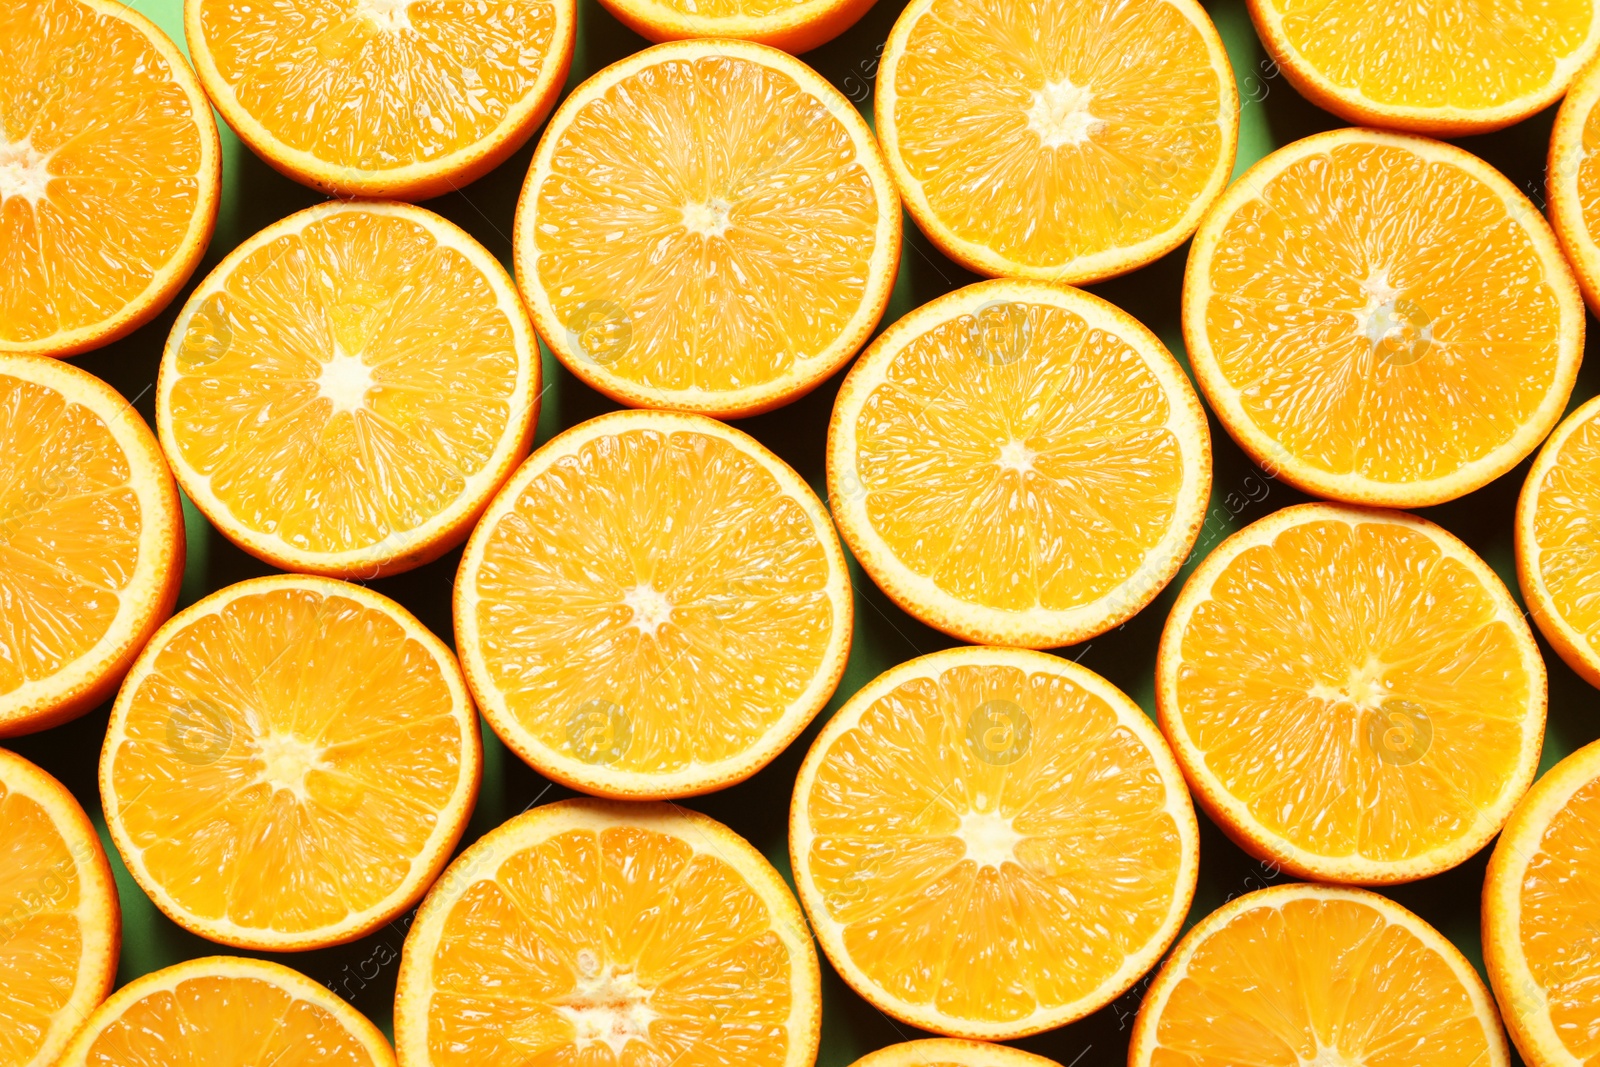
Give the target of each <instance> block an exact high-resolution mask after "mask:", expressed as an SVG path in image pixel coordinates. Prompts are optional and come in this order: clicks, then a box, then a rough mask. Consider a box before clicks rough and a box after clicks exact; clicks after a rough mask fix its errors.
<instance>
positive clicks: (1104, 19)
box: [876, 0, 1239, 283]
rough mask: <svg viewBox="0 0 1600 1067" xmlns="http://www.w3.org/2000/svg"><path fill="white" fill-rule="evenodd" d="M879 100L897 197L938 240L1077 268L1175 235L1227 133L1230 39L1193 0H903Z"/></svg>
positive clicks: (1175, 239)
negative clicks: (1019, 0) (1102, 1)
mask: <svg viewBox="0 0 1600 1067" xmlns="http://www.w3.org/2000/svg"><path fill="white" fill-rule="evenodd" d="M876 110H877V119H878V133H879V135H880V136H881V137H882V138H883V147H884V151H885V154H886V155H887V157H888V160H889V166H890V170H891V171H892V173H893V174H894V179H895V184H896V186H897V187H898V188H899V190H900V195H901V196H902V197H904V199H905V202H906V207H907V208H908V209H909V210H910V212H911V215H912V217H913V218H915V219H916V220H917V224H918V225H919V226H920V227H921V228H922V230H923V232H924V233H926V234H927V235H928V237H929V238H930V239H931V240H932V241H933V242H934V244H936V245H938V246H939V248H940V249H942V250H943V251H944V253H945V254H946V255H948V256H949V257H950V258H952V259H954V260H955V261H956V262H958V263H960V264H961V265H962V266H964V267H966V268H967V269H969V270H973V271H977V272H979V273H981V274H987V275H991V276H996V275H999V276H1008V277H1027V278H1044V279H1050V280H1054V281H1061V282H1074V283H1076V282H1086V281H1096V280H1098V279H1102V278H1109V277H1112V276H1114V275H1118V274H1122V273H1124V272H1126V271H1130V270H1133V269H1134V268H1135V267H1140V266H1143V265H1144V264H1146V263H1149V262H1150V261H1151V260H1154V259H1156V258H1158V257H1160V256H1162V255H1165V254H1166V253H1167V252H1170V251H1172V250H1173V249H1174V248H1176V247H1178V245H1180V244H1182V243H1183V241H1184V240H1185V239H1186V238H1187V237H1188V236H1189V235H1190V234H1191V233H1193V232H1194V228H1195V226H1196V225H1197V224H1198V223H1199V221H1200V217H1201V215H1202V214H1204V212H1205V210H1206V207H1207V206H1208V205H1209V204H1210V203H1211V201H1213V200H1215V199H1216V197H1217V194H1218V193H1220V192H1222V188H1223V186H1224V185H1225V184H1226V183H1227V180H1228V175H1229V173H1230V172H1231V171H1232V169H1233V159H1234V151H1235V148H1236V146H1237V142H1238V137H1239V98H1238V94H1237V92H1236V91H1235V89H1234V83H1233V72H1232V68H1231V67H1229V65H1228V57H1227V53H1226V52H1225V51H1224V50H1223V47H1222V39H1221V38H1220V37H1219V36H1218V35H1217V31H1216V27H1214V26H1213V25H1212V24H1211V20H1210V18H1209V17H1208V16H1207V15H1206V13H1205V11H1204V9H1202V8H1201V7H1200V5H1199V4H1197V3H1194V2H1192V0H1130V2H1128V3H1123V4H1118V5H1115V6H1105V5H1097V4H1078V3H1069V2H1066V0H1045V2H1043V3H1034V4H1015V3H1008V2H1006V0H915V2H914V3H911V4H909V5H908V6H907V7H906V8H905V10H904V11H903V12H902V13H901V15H900V18H899V21H897V22H896V23H895V26H894V30H893V32H892V33H891V34H890V35H889V41H888V44H887V45H886V46H885V48H884V51H883V60H882V63H881V66H880V69H879V71H878V78H877V101H876ZM1002 190H1003V193H1002V192H1001V191H1002Z"/></svg>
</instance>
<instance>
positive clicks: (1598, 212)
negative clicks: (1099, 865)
mask: <svg viewBox="0 0 1600 1067" xmlns="http://www.w3.org/2000/svg"><path fill="white" fill-rule="evenodd" d="M1582 151H1583V154H1582V157H1581V158H1580V159H1579V160H1578V173H1577V177H1576V184H1577V187H1578V209H1579V211H1580V212H1581V214H1582V215H1583V229H1584V236H1585V237H1586V238H1587V239H1588V240H1589V241H1590V242H1591V243H1593V242H1594V241H1595V238H1596V235H1600V107H1595V106H1594V105H1593V104H1591V105H1590V106H1589V113H1588V114H1587V115H1585V116H1584V120H1583V149H1582ZM1553 180H1555V179H1554V178H1552V181H1553Z"/></svg>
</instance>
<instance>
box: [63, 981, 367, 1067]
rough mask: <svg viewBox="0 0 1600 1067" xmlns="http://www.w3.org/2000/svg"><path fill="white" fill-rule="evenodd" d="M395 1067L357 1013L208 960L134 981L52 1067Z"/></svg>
mask: <svg viewBox="0 0 1600 1067" xmlns="http://www.w3.org/2000/svg"><path fill="white" fill-rule="evenodd" d="M269 1063H270V1064H272V1065H273V1067H394V1052H393V1051H392V1050H391V1049H390V1048H389V1043H388V1042H387V1041H385V1040H384V1037H383V1035H382V1034H381V1033H379V1032H378V1029H377V1027H375V1026H373V1025H372V1024H371V1023H370V1022H368V1021H367V1020H366V1019H365V1018H363V1017H362V1016H361V1015H360V1013H358V1012H357V1011H356V1010H355V1009H354V1008H352V1007H350V1006H349V1005H348V1004H346V1003H345V1002H344V1001H342V1000H340V999H339V998H338V997H336V996H334V994H332V993H331V992H329V991H328V990H327V989H326V988H324V987H323V986H321V985H319V984H318V983H316V982H313V981H312V980H311V979H309V978H307V977H305V976H304V975H302V974H299V973H298V972H296V971H292V970H290V969H289V968H287V967H285V966H283V965H281V964H277V963H270V962H268V961H266V960H253V959H237V958H234V957H229V956H211V957H207V958H205V959H197V960H188V961H185V962H183V963H179V964H176V965H175V966H172V967H168V968H166V969H165V970H160V971H154V972H152V973H150V974H146V975H144V976H143V977H140V978H136V979H134V980H133V981H132V982H130V983H129V984H128V985H126V986H124V987H123V988H122V989H120V990H118V991H117V993H116V994H115V995H114V996H113V997H112V998H111V999H110V1000H108V1001H106V1002H105V1003H104V1004H103V1005H101V1006H100V1008H99V1009H98V1010H97V1011H96V1012H95V1013H94V1014H93V1015H92V1016H90V1017H89V1020H88V1021H87V1022H86V1023H85V1024H84V1029H83V1030H82V1031H81V1032H80V1033H79V1034H78V1036H77V1038H76V1039H75V1040H74V1041H73V1043H72V1047H71V1048H69V1049H68V1050H67V1053H66V1055H65V1056H64V1057H62V1060H61V1063H60V1064H59V1065H58V1067H104V1065H107V1064H116V1065H117V1067H179V1065H189V1064H193V1065H196V1067H198V1065H200V1064H205V1065H207V1067H255V1065H257V1064H269Z"/></svg>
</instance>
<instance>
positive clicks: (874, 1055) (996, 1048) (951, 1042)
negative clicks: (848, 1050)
mask: <svg viewBox="0 0 1600 1067" xmlns="http://www.w3.org/2000/svg"><path fill="white" fill-rule="evenodd" d="M852 1067H1060V1065H1059V1064H1057V1063H1056V1062H1055V1061H1054V1060H1047V1059H1045V1058H1044V1057H1043V1056H1035V1055H1034V1054H1033V1053H1031V1052H1023V1051H1022V1050H1021V1049H1018V1048H1010V1047H1008V1046H1006V1045H991V1044H990V1043H989V1042H987V1041H961V1040H958V1039H956V1038H950V1037H936V1038H929V1039H926V1040H923V1041H905V1042H902V1043H901V1044H898V1045H890V1046H888V1047H887V1048H880V1049H879V1050H878V1051H876V1052H869V1053H867V1054H866V1055H865V1056H863V1057H861V1058H860V1059H859V1060H857V1061H856V1062H855V1063H854V1064H853V1065H852Z"/></svg>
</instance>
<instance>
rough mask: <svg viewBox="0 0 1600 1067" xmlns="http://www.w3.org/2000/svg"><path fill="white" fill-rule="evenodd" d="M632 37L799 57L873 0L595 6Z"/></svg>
mask: <svg viewBox="0 0 1600 1067" xmlns="http://www.w3.org/2000/svg"><path fill="white" fill-rule="evenodd" d="M601 3H603V4H604V5H605V8H606V10H607V11H609V12H611V14H613V15H615V16H616V17H617V20H618V21H619V22H621V23H622V24H623V25H625V26H627V27H628V28H629V29H630V30H632V31H633V32H634V33H637V34H639V35H640V36H642V37H647V38H649V39H650V40H652V41H681V40H686V39H689V38H693V37H723V38H729V37H731V38H737V39H739V40H744V41H757V42H759V43H761V44H767V45H771V46H772V47H774V48H781V49H783V50H784V51H785V52H793V53H796V54H799V53H801V52H806V51H809V50H810V49H813V48H815V47H817V46H818V45H821V44H826V43H827V42H828V41H831V40H833V39H834V38H835V37H837V36H839V35H840V34H841V33H843V32H844V31H845V30H848V29H849V28H850V27H851V26H854V25H855V24H856V21H857V20H858V19H860V18H861V16H862V15H865V14H866V13H867V11H868V10H870V9H871V7H872V5H873V3H874V0H710V2H709V3H708V2H706V0H601Z"/></svg>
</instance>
